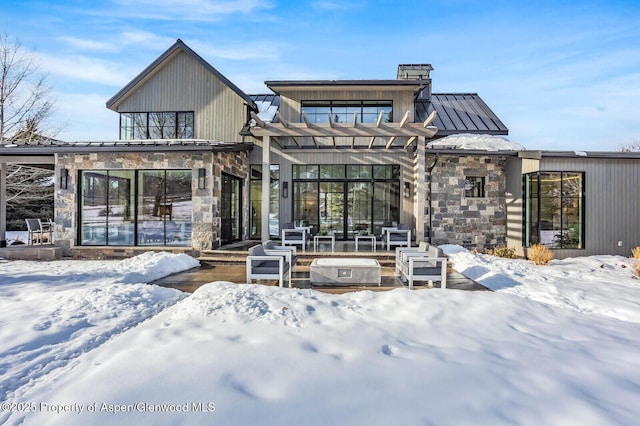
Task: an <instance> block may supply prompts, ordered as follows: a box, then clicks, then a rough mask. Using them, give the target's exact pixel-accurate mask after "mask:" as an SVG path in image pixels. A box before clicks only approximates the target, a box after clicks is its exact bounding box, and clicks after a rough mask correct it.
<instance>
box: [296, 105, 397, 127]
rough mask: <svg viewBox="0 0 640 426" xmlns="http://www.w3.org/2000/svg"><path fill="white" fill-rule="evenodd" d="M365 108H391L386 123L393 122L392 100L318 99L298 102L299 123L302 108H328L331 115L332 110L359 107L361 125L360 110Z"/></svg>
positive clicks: (301, 120) (360, 115) (360, 114)
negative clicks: (368, 103)
mask: <svg viewBox="0 0 640 426" xmlns="http://www.w3.org/2000/svg"><path fill="white" fill-rule="evenodd" d="M367 102H371V104H370V105H366V103H367ZM305 103H315V105H305ZM365 106H376V107H381V106H390V107H391V117H390V120H389V121H388V122H389V123H392V122H393V100H386V99H384V100H381V99H354V100H349V99H342V100H323V99H318V100H313V99H305V100H303V101H300V122H301V123H302V122H303V118H302V109H303V108H312V107H319V108H329V109H330V110H331V114H332V115H333V108H334V107H335V108H343V107H359V108H360V112H359V113H358V119H359V120H358V122H359V123H362V122H363V121H362V119H363V115H364V114H363V113H362V108H364V107H365Z"/></svg>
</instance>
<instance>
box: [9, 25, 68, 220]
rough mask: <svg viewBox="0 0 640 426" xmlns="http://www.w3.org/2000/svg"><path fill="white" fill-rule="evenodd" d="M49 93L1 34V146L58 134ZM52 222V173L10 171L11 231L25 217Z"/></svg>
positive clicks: (31, 60)
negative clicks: (49, 121) (42, 218)
mask: <svg viewBox="0 0 640 426" xmlns="http://www.w3.org/2000/svg"><path fill="white" fill-rule="evenodd" d="M53 113H54V105H53V102H52V100H51V88H50V87H49V86H48V85H47V83H46V76H45V75H43V74H41V73H40V72H39V68H38V64H37V62H36V60H35V57H34V55H33V54H32V53H30V52H28V51H26V50H25V49H24V48H23V47H22V44H21V43H20V42H19V41H18V40H16V41H15V42H12V41H10V40H9V36H8V35H7V34H0V145H5V144H27V143H32V142H38V143H41V142H45V143H46V142H48V141H50V140H51V138H53V137H54V136H55V135H56V134H57V133H58V131H59V130H55V129H54V127H53V126H50V125H49V123H48V120H49V119H50V118H51V117H52V115H53ZM51 216H53V170H48V169H43V168H40V167H31V166H27V165H23V164H8V165H7V228H8V229H21V228H22V227H24V218H26V217H51Z"/></svg>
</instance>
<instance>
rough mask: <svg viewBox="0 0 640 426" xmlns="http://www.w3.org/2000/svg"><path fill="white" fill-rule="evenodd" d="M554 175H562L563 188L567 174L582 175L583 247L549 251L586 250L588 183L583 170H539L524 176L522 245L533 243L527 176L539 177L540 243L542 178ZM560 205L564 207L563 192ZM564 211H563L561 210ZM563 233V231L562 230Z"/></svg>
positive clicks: (556, 248) (581, 224)
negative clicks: (528, 216)
mask: <svg viewBox="0 0 640 426" xmlns="http://www.w3.org/2000/svg"><path fill="white" fill-rule="evenodd" d="M553 173H559V174H560V179H561V182H560V185H561V187H562V183H563V180H564V175H565V174H567V173H577V174H580V175H581V181H582V192H581V194H580V197H581V199H582V205H581V213H582V221H581V222H580V240H581V241H582V247H549V249H551V250H586V247H587V240H586V228H587V225H586V224H587V212H586V210H587V209H586V204H587V196H586V194H587V182H586V174H585V172H584V171H581V170H565V171H558V170H539V171H537V172H531V173H525V174H523V175H522V202H523V209H522V243H523V246H524V247H531V245H532V244H531V242H530V240H529V241H527V213H528V210H527V198H526V197H527V176H537V177H538V190H537V193H536V198H537V200H538V205H537V211H536V216H537V218H538V224H537V226H536V229H537V233H538V235H537V239H538V241H540V239H541V237H540V214H541V211H542V210H541V209H542V205H541V204H542V203H541V202H540V189H541V187H542V185H540V176H541V175H542V174H553ZM560 197H561V198H560V203H561V205H562V197H563V195H562V192H561V196H560ZM561 211H562V209H561ZM562 219H563V218H562V215H561V218H560V223H561V224H562ZM561 231H562V229H561Z"/></svg>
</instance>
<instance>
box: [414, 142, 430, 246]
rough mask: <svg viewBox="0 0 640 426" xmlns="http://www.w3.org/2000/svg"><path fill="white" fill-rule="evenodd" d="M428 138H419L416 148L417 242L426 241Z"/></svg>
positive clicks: (415, 199)
mask: <svg viewBox="0 0 640 426" xmlns="http://www.w3.org/2000/svg"><path fill="white" fill-rule="evenodd" d="M426 146H427V142H426V138H425V137H424V136H418V145H417V146H416V155H415V159H414V161H415V163H414V165H413V167H414V169H413V171H414V184H413V189H414V190H413V216H414V217H415V219H416V242H421V241H425V239H424V215H425V206H426V202H425V200H426V197H427V185H426V171H427V170H426V164H425V163H426V161H427V154H426Z"/></svg>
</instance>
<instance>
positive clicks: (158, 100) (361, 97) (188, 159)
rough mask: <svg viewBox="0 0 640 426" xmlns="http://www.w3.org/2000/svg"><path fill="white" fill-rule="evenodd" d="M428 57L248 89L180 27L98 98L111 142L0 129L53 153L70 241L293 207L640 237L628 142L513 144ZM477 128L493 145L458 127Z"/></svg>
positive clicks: (267, 226) (39, 155)
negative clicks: (182, 36) (389, 68)
mask: <svg viewBox="0 0 640 426" xmlns="http://www.w3.org/2000/svg"><path fill="white" fill-rule="evenodd" d="M432 70H433V68H432V67H431V65H428V64H403V65H399V66H398V70H397V74H396V78H394V79H388V80H302V81H267V82H266V83H265V84H266V86H267V88H268V89H269V90H270V92H269V93H267V94H258V95H248V94H245V93H244V92H243V91H242V90H240V89H239V88H238V87H237V86H235V85H234V84H233V83H232V82H231V81H229V80H228V79H227V78H226V77H225V76H223V75H222V74H221V73H220V72H219V71H217V70H216V69H215V68H214V67H213V66H211V65H210V64H209V63H207V62H206V61H205V60H204V59H203V58H201V57H200V56H199V55H198V54H197V53H195V52H194V51H193V50H191V49H190V48H189V47H188V46H187V45H186V44H185V43H183V42H182V41H181V40H177V41H176V43H175V44H174V45H172V46H171V47H170V48H169V49H168V50H167V51H165V52H164V53H163V54H162V55H160V57H159V58H158V59H157V60H156V61H154V62H153V63H152V64H150V65H149V66H148V67H147V68H146V69H144V70H143V71H142V72H141V73H140V74H139V75H138V76H136V77H135V78H134V79H133V80H132V81H131V82H130V83H129V84H127V85H126V86H125V87H124V88H122V90H120V91H119V92H118V93H116V94H115V95H114V96H113V97H112V98H111V99H109V100H108V101H107V107H108V108H109V109H111V110H113V111H114V112H116V113H118V114H119V116H120V139H119V140H118V141H110V142H74V143H59V142H55V141H54V142H52V141H49V142H47V143H46V144H33V145H20V146H11V147H9V146H1V147H0V165H2V164H6V163H11V162H18V163H19V162H32V163H41V164H49V165H52V166H54V167H55V170H56V188H55V200H56V201H55V234H54V239H55V241H56V245H58V246H60V247H62V250H63V252H64V254H66V255H73V256H77V257H102V256H108V257H113V256H119V255H120V256H125V255H130V254H134V253H137V252H139V251H144V250H148V249H150V248H153V249H158V248H162V249H170V250H173V251H184V252H187V253H194V254H197V253H199V252H200V251H202V250H206V249H212V248H218V247H220V246H224V245H226V244H229V243H233V242H236V241H241V240H247V239H255V240H267V239H270V238H278V236H279V235H280V230H281V228H282V226H283V224H285V223H291V222H292V223H295V224H296V225H304V226H310V227H311V230H312V233H314V234H315V233H320V234H324V233H329V232H331V233H333V234H334V235H335V236H336V238H337V239H344V240H352V239H354V237H355V236H356V235H358V234H369V233H372V234H377V235H379V234H380V232H381V229H382V227H386V226H394V225H397V224H400V223H402V224H407V225H409V227H410V228H411V229H412V231H413V236H414V239H415V241H430V242H432V243H434V244H444V243H449V244H460V245H463V246H466V247H468V248H477V249H478V250H483V249H485V248H489V247H493V246H496V245H509V246H511V247H514V248H516V250H517V252H518V253H519V254H522V255H524V254H525V252H526V249H527V248H528V247H530V246H531V244H534V243H537V242H542V243H545V244H547V245H549V246H550V247H552V248H554V249H555V250H556V257H559V258H560V257H566V256H577V255H590V254H621V255H628V254H629V252H630V249H631V248H632V247H634V246H637V245H640V227H639V226H638V224H639V223H640V220H639V219H640V217H639V216H640V213H638V209H637V201H636V200H638V199H639V198H640V189H639V187H640V186H639V185H638V184H637V182H639V181H640V154H638V153H617V152H616V153H613V152H587V153H574V152H547V151H544V152H540V151H527V150H525V149H523V148H522V147H517V146H515V145H514V144H510V143H508V141H506V139H505V138H504V136H505V135H507V134H508V129H507V127H506V126H505V125H504V124H503V123H502V121H501V120H500V119H499V118H498V117H497V116H496V114H494V112H493V111H492V110H491V109H490V108H489V107H488V106H487V104H486V103H485V102H484V101H483V100H482V99H481V98H480V97H479V96H478V95H477V94H475V93H433V92H432V81H431V78H430V72H431V71H432ZM482 138H485V139H487V140H493V141H497V142H498V145H497V147H496V146H492V147H491V148H487V146H482V145H480V146H476V147H471V148H470V147H469V146H464V144H460V141H461V140H478V139H482ZM500 142H504V143H500ZM2 169H3V170H4V167H3V168H2ZM3 179H4V171H2V172H1V173H0V193H2V194H3V193H4V190H3V189H2V185H3V182H4V180H3ZM0 196H2V195H0ZM0 201H1V202H2V203H4V198H2V199H0ZM3 211H4V209H0V240H3V239H4V237H3V235H4V216H3Z"/></svg>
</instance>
